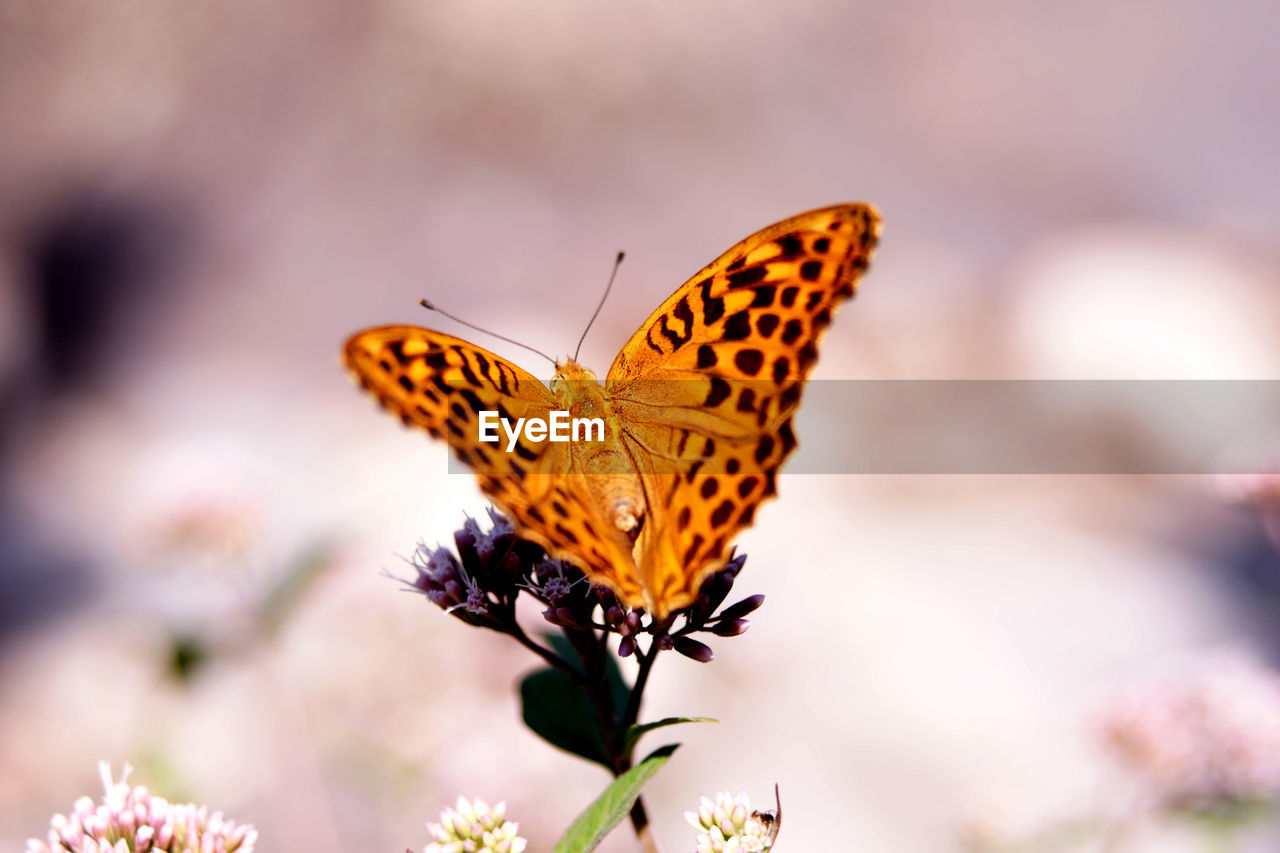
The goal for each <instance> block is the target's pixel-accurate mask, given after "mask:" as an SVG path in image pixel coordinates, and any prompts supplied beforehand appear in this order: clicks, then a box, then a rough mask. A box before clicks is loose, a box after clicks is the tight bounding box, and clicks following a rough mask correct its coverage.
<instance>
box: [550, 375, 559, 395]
mask: <svg viewBox="0 0 1280 853" xmlns="http://www.w3.org/2000/svg"><path fill="white" fill-rule="evenodd" d="M559 390H560V377H559V376H555V377H552V379H551V393H552V394H555V393H556V392H558V391H559Z"/></svg>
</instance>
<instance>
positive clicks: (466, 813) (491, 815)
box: [423, 797, 527, 853]
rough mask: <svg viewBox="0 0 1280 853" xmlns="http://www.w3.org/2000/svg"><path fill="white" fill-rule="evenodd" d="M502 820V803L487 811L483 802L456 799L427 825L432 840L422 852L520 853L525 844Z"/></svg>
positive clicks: (487, 807) (509, 825)
mask: <svg viewBox="0 0 1280 853" xmlns="http://www.w3.org/2000/svg"><path fill="white" fill-rule="evenodd" d="M506 818H507V806H506V803H498V804H497V805H496V806H494V807H493V808H492V809H491V808H489V806H488V804H487V803H485V801H484V800H475V801H474V802H468V801H467V799H466V798H465V797H458V805H457V808H452V809H445V810H444V811H443V812H441V813H440V822H439V823H428V824H427V829H428V830H430V831H431V834H432V835H434V836H435V837H436V840H435V841H433V842H431V843H430V844H428V845H427V846H426V847H425V848H423V853H520V851H522V850H524V848H525V844H526V843H527V842H526V841H525V840H524V839H523V838H521V837H520V836H518V835H516V830H517V829H518V828H519V826H518V825H517V824H514V823H512V822H511V821H509V820H507V819H506Z"/></svg>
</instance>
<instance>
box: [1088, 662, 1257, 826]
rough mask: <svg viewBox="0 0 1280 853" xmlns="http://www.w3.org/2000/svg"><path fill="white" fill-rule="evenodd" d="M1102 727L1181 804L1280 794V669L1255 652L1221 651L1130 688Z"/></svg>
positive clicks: (1157, 788) (1210, 804)
mask: <svg viewBox="0 0 1280 853" xmlns="http://www.w3.org/2000/svg"><path fill="white" fill-rule="evenodd" d="M1100 729H1101V735H1102V740H1103V742H1104V744H1105V745H1106V746H1107V747H1108V748H1109V749H1110V750H1111V751H1112V752H1113V753H1114V754H1115V755H1116V756H1117V757H1118V758H1119V759H1120V760H1121V761H1122V762H1123V763H1124V764H1126V765H1127V766H1128V767H1130V768H1131V769H1132V770H1134V771H1135V772H1136V773H1137V774H1138V775H1139V776H1140V777H1142V778H1143V779H1144V781H1145V782H1146V783H1147V785H1148V786H1149V787H1150V788H1151V790H1152V793H1153V794H1154V795H1155V796H1156V797H1157V798H1158V799H1159V800H1160V801H1162V802H1163V803H1165V804H1167V805H1170V806H1173V807H1175V808H1186V809H1191V810H1197V811H1199V810H1210V809H1220V808H1223V807H1227V806H1230V805H1232V804H1237V803H1247V802H1256V801H1262V800H1268V799H1273V798H1275V797H1276V796H1277V795H1280V674H1277V673H1275V672H1273V671H1271V670H1269V669H1267V668H1266V667H1265V666H1263V665H1262V664H1261V663H1259V662H1258V661H1256V660H1255V659H1253V658H1252V657H1249V656H1247V655H1243V654H1238V653H1234V654H1225V655H1219V656H1216V657H1213V658H1210V659H1209V660H1208V661H1205V662H1203V663H1202V664H1201V665H1199V666H1197V667H1195V668H1193V669H1192V670H1191V671H1189V672H1186V673H1183V674H1181V675H1180V676H1177V677H1172V678H1166V679H1164V680H1160V681H1153V682H1150V683H1142V684H1134V685H1132V686H1130V687H1128V688H1127V689H1124V690H1122V691H1121V692H1120V693H1118V694H1117V695H1116V696H1114V697H1113V698H1112V699H1111V701H1110V703H1109V704H1108V705H1107V706H1106V708H1105V709H1104V712H1103V714H1102V719H1101V727H1100Z"/></svg>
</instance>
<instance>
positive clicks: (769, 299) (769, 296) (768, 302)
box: [751, 284, 778, 308]
mask: <svg viewBox="0 0 1280 853" xmlns="http://www.w3.org/2000/svg"><path fill="white" fill-rule="evenodd" d="M777 292H778V288H776V287H775V286H773V285H772V284H766V285H761V286H760V287H757V288H756V289H755V296H754V297H752V300H751V307H752V308H769V307H770V306H772V305H773V298H774V296H775V295H776V294H777Z"/></svg>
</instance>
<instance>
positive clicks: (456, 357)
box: [345, 326, 643, 601]
mask: <svg viewBox="0 0 1280 853" xmlns="http://www.w3.org/2000/svg"><path fill="white" fill-rule="evenodd" d="M345 354H346V363H347V367H348V368H349V369H350V370H351V371H352V372H353V373H355V375H356V376H357V378H359V380H360V382H361V384H362V385H363V386H364V387H365V388H366V389H367V390H368V391H370V392H371V393H372V394H373V395H374V396H376V397H377V398H378V400H379V401H380V402H381V403H382V405H383V407H384V408H386V409H388V410H389V411H391V412H392V413H393V414H395V415H398V416H399V417H400V419H401V420H402V421H403V422H404V423H405V424H406V425H408V426H414V427H418V428H421V429H424V430H426V431H427V432H428V433H430V434H431V435H432V436H434V437H436V438H439V439H443V440H444V441H446V442H448V444H449V446H450V447H451V448H452V449H453V452H454V454H455V455H456V456H457V457H458V459H459V460H460V461H462V462H463V463H465V464H466V465H468V466H470V467H471V468H472V470H474V471H475V473H476V476H477V477H478V478H479V481H480V487H481V489H482V490H483V491H484V492H485V494H487V495H488V496H489V497H490V498H492V499H493V501H494V503H496V504H497V505H498V506H499V507H501V508H502V510H503V511H504V512H506V513H507V514H508V515H509V516H511V517H512V518H513V519H514V520H515V522H516V523H517V524H518V525H519V526H520V528H521V532H522V534H524V535H525V536H526V537H527V538H529V539H532V540H534V541H536V542H537V543H538V544H540V545H542V546H543V547H544V548H547V549H548V550H549V551H551V552H552V553H553V554H555V555H556V556H561V557H565V558H566V559H569V560H571V561H572V562H574V563H575V564H577V565H578V566H580V567H581V568H582V569H583V570H584V571H586V572H588V573H589V574H592V575H593V576H594V577H596V578H597V580H599V581H600V582H603V583H609V584H611V585H613V586H614V587H615V588H617V589H618V590H619V592H620V593H624V594H625V593H630V599H631V600H633V601H642V600H643V596H642V595H641V593H640V592H639V587H638V584H637V581H636V578H635V571H634V568H631V567H633V566H634V563H633V562H632V560H631V556H630V543H628V542H626V541H625V539H623V538H621V537H619V536H618V535H617V534H615V533H614V532H613V531H612V530H611V529H610V528H609V526H608V525H607V524H606V523H605V521H604V519H603V516H602V515H601V513H600V509H599V507H597V506H595V503H594V502H593V501H592V499H591V497H590V494H589V492H588V490H587V489H585V488H584V484H583V482H582V475H581V474H576V475H575V474H574V472H573V471H572V470H571V459H570V454H569V453H568V451H567V447H568V445H566V444H562V443H553V442H547V441H541V442H534V441H530V440H528V439H527V438H525V437H523V436H522V437H520V438H519V439H518V440H517V442H516V444H515V445H514V447H513V448H512V450H511V451H510V452H508V451H507V449H506V447H507V443H506V439H505V437H503V438H501V439H500V441H499V442H498V443H485V442H481V441H480V440H479V430H478V427H479V413H480V412H482V411H492V412H497V413H498V415H499V417H502V418H506V419H507V420H508V422H510V423H515V422H516V420H517V419H518V418H534V417H536V418H543V419H545V418H546V417H547V415H548V413H549V412H550V411H551V410H552V409H555V408H557V403H556V399H555V397H554V396H552V394H551V392H550V391H548V390H547V387H546V386H545V385H543V384H542V383H541V382H540V381H539V380H538V379H537V378H535V377H534V376H533V375H532V374H530V373H528V372H526V371H524V370H522V369H521V368H519V367H517V366H515V365H514V364H512V363H511V362H509V361H507V360H506V359H504V358H502V357H501V356H498V355H495V354H494V353H491V352H489V351H488V350H485V349H483V348H481V347H478V346H475V345H474V344H470V343H467V342H466V341H464V340H461V339H460V338H455V337H453V336H451V335H445V334H442V333H440V332H434V331H431V330H430V329H423V328H419V327H417V326H384V327H381V328H376V329H367V330H365V331H363V332H360V333H359V334H357V335H355V336H353V337H352V338H351V339H350V340H348V341H347V345H346V352H345Z"/></svg>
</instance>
